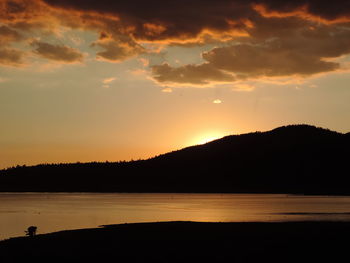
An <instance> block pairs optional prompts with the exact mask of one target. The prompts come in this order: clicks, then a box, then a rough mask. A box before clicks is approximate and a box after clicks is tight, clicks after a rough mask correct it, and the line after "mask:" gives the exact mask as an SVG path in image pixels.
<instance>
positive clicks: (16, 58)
mask: <svg viewBox="0 0 350 263" xmlns="http://www.w3.org/2000/svg"><path fill="white" fill-rule="evenodd" d="M24 57H25V52H23V51H21V50H18V49H14V48H7V47H5V48H0V65H3V66H14V67H19V66H22V65H23V64H24V61H23V59H24Z"/></svg>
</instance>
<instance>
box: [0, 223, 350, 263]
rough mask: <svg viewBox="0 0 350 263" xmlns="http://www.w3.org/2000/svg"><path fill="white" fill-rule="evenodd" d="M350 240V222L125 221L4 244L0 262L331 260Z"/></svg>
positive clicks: (342, 252)
mask: <svg viewBox="0 0 350 263" xmlns="http://www.w3.org/2000/svg"><path fill="white" fill-rule="evenodd" d="M349 236H350V222H335V221H301V222H264V223H260V222H259V223H258V222H256V223H252V222H245V223H219V222H212V223H207V222H205V223H204V222H187V221H174V222H153V223H152V222H150V223H127V224H118V225H107V226H102V227H100V228H89V229H77V230H65V231H60V232H54V233H49V234H39V235H37V236H35V237H33V238H29V237H17V238H10V239H7V240H3V241H0V261H1V262H21V261H23V260H30V259H33V260H35V261H36V262H68V261H69V262H71V261H77V262H83V261H90V260H95V261H97V262H99V261H101V262H103V261H104V260H108V258H110V257H111V256H112V257H113V256H115V257H117V258H118V259H119V260H121V262H201V261H203V262H229V261H232V262H257V261H261V260H262V259H264V261H265V260H268V261H270V262H315V261H323V260H324V259H328V260H329V262H332V261H335V260H338V259H339V260H340V259H341V258H342V257H344V256H346V255H347V251H348V246H347V242H344V240H348V237H349ZM119 260H118V261H119Z"/></svg>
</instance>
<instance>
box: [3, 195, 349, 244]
mask: <svg viewBox="0 0 350 263" xmlns="http://www.w3.org/2000/svg"><path fill="white" fill-rule="evenodd" d="M176 220H186V221H216V222H228V221H232V222H248V221H260V222H261V221H297V220H345V221H350V197H329V196H289V195H267V194H258V195H252V194H90V193H81V194H67V193H55V194H48V193H1V194H0V239H4V238H8V237H12V236H23V235H24V230H25V229H26V228H27V227H28V226H31V225H35V226H38V232H39V234H40V233H47V232H53V231H59V230H64V229H76V228H88V227H97V226H99V225H106V224H117V223H125V222H129V223H131V222H150V221H176Z"/></svg>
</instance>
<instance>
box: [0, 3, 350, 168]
mask: <svg viewBox="0 0 350 263" xmlns="http://www.w3.org/2000/svg"><path fill="white" fill-rule="evenodd" d="M349 73H350V1H346V0H338V1H336V0H335V1H331V2H325V1H318V0H309V1H306V0H304V1H303V0H287V1H278V0H256V1H249V0H215V1H214V0H210V1H209V0H177V1H165V0H163V1H156V0H149V1H147V0H145V1H123V0H121V1H107V0H99V1H95V0H0V121H1V124H0V168H4V167H9V166H12V165H17V164H21V165H22V164H27V165H31V164H38V163H56V162H76V161H81V162H86V161H106V160H109V161H118V160H130V159H138V158H148V157H151V156H154V155H157V154H160V153H164V152H167V151H171V150H176V149H180V148H183V147H186V146H189V145H193V144H199V143H204V142H206V141H209V140H212V139H215V138H219V137H222V136H225V135H229V134H240V133H246V132H251V131H257V130H258V131H265V130H269V129H272V128H276V127H278V126H281V125H287V124H298V123H306V124H311V125H316V126H321V127H324V128H329V129H332V130H336V131H339V132H349V131H350V87H349V83H350V74H349Z"/></svg>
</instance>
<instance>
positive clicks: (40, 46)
mask: <svg viewBox="0 0 350 263" xmlns="http://www.w3.org/2000/svg"><path fill="white" fill-rule="evenodd" d="M32 45H33V46H35V47H36V48H35V50H34V52H35V53H36V54H37V55H39V56H41V57H43V58H46V59H50V60H55V61H60V62H64V63H75V62H81V61H82V60H83V54H82V53H80V52H79V51H78V50H76V49H74V48H70V47H67V46H64V45H52V44H49V43H46V42H40V41H34V42H33V43H32Z"/></svg>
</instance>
